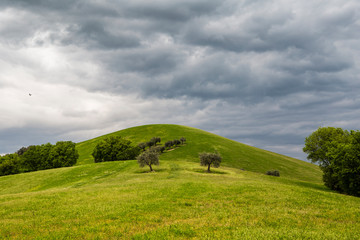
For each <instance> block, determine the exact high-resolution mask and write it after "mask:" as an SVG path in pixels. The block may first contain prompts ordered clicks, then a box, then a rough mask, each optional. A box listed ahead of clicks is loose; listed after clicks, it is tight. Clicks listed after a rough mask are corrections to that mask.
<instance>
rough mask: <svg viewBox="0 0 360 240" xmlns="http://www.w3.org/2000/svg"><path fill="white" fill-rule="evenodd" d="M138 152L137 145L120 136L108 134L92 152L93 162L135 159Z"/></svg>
mask: <svg viewBox="0 0 360 240" xmlns="http://www.w3.org/2000/svg"><path fill="white" fill-rule="evenodd" d="M139 153H140V148H139V147H138V146H132V145H131V141H129V140H126V139H124V138H122V137H121V136H116V137H115V136H110V137H108V138H105V139H103V140H102V141H100V142H99V143H98V144H97V145H96V146H95V148H94V151H93V153H92V155H93V157H94V160H95V162H107V161H119V160H131V159H135V158H136V156H138V155H139Z"/></svg>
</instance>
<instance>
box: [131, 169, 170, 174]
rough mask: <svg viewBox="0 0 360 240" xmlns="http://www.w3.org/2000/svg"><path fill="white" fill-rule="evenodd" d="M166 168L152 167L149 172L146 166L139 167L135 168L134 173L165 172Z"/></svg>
mask: <svg viewBox="0 0 360 240" xmlns="http://www.w3.org/2000/svg"><path fill="white" fill-rule="evenodd" d="M166 171H167V169H165V168H159V169H154V171H152V172H150V169H149V168H147V169H139V170H136V171H134V173H157V172H166Z"/></svg>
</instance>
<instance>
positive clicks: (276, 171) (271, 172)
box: [266, 170, 280, 177]
mask: <svg viewBox="0 0 360 240" xmlns="http://www.w3.org/2000/svg"><path fill="white" fill-rule="evenodd" d="M266 175H270V176H276V177H280V172H279V171H278V170H270V171H267V172H266Z"/></svg>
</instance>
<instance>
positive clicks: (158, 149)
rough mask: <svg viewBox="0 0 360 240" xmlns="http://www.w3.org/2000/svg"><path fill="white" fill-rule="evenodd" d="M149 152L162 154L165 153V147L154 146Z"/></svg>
mask: <svg viewBox="0 0 360 240" xmlns="http://www.w3.org/2000/svg"><path fill="white" fill-rule="evenodd" d="M149 150H151V151H155V152H158V153H163V152H164V151H165V147H164V146H154V147H152V148H150V149H149Z"/></svg>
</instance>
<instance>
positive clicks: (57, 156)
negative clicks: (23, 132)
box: [0, 141, 79, 175]
mask: <svg viewBox="0 0 360 240" xmlns="http://www.w3.org/2000/svg"><path fill="white" fill-rule="evenodd" d="M78 158H79V154H78V152H77V150H76V145H75V143H73V142H71V141H65V142H57V143H56V145H52V144H50V143H47V144H42V145H32V146H29V147H26V148H25V147H22V148H21V149H19V150H18V151H17V153H14V154H8V155H6V156H4V157H0V175H9V174H16V173H22V172H32V171H37V170H44V169H50V168H59V167H69V166H73V165H75V164H76V161H77V159H78Z"/></svg>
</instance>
